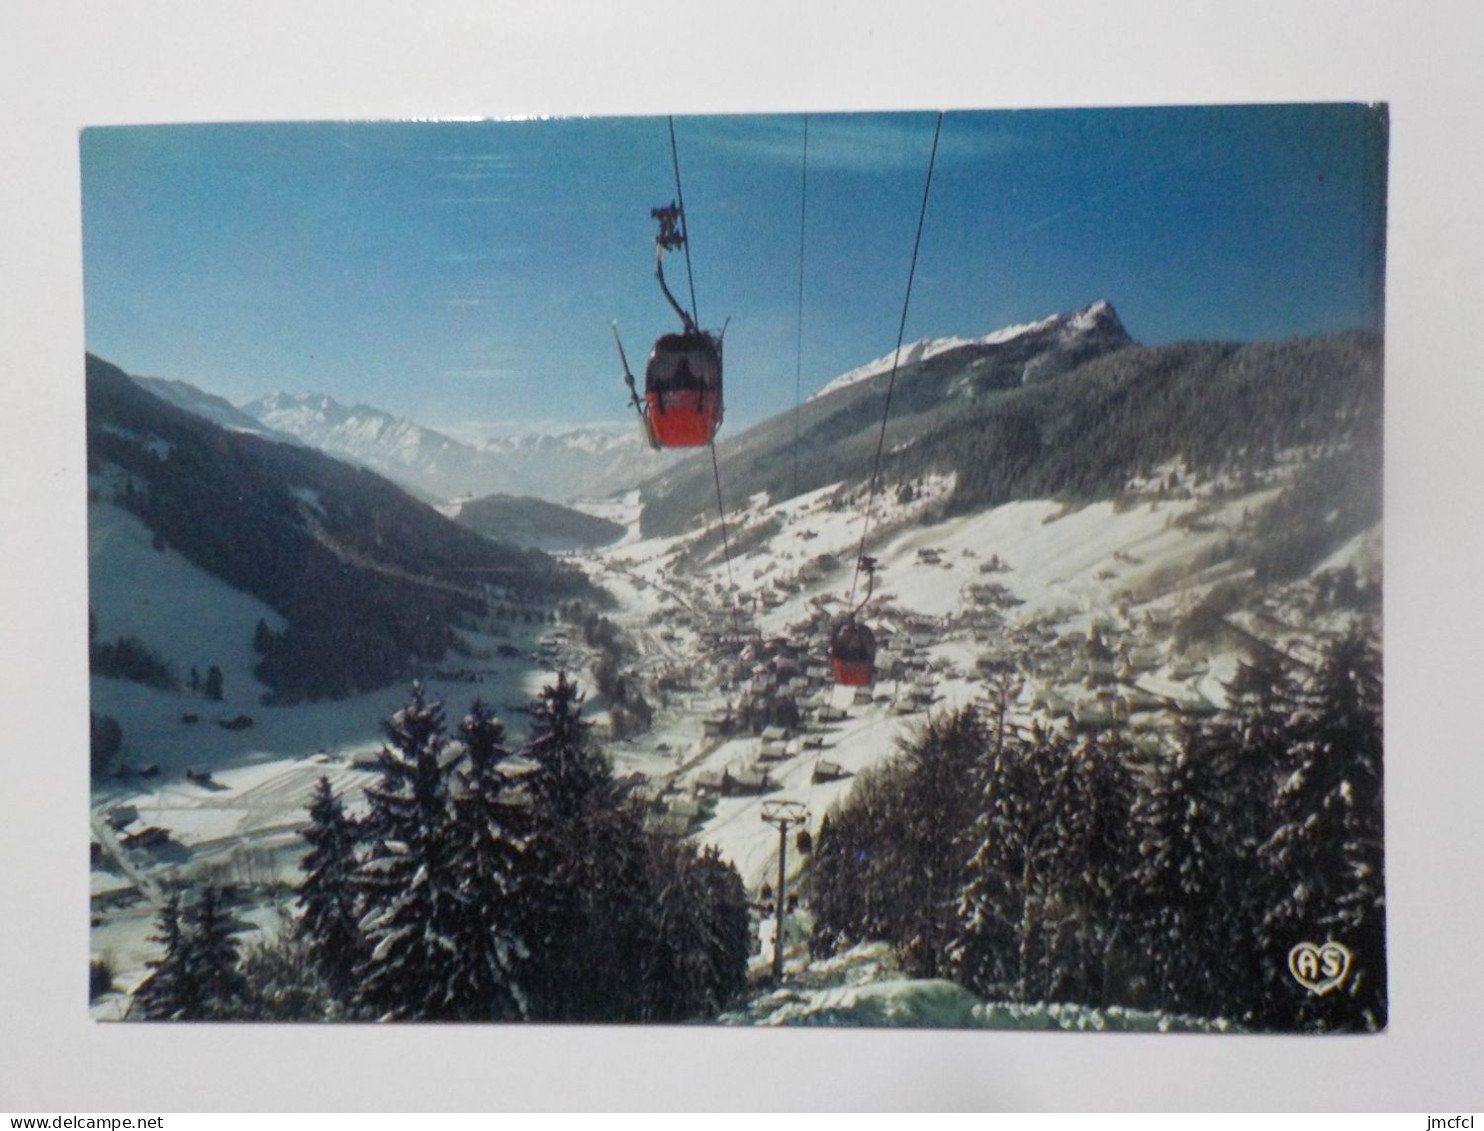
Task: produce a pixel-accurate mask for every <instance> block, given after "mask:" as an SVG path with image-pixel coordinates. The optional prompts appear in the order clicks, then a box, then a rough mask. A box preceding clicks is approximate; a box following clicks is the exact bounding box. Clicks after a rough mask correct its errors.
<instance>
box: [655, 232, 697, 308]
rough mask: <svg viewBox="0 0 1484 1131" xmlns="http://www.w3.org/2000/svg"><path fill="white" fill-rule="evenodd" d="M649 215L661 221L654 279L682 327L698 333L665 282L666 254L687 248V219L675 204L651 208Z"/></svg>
mask: <svg viewBox="0 0 1484 1131" xmlns="http://www.w3.org/2000/svg"><path fill="white" fill-rule="evenodd" d="M649 215H650V216H651V217H652V218H654V219H655V220H658V221H659V225H660V230H659V234H658V235H656V236H655V237H654V277H655V278H656V279H657V280H659V284H660V291H661V292H662V293H663V294H664V296H665V300H666V301H667V302H668V303H669V304H670V308H671V309H672V310H674V311H675V313H676V314H678V315H679V316H680V322H681V325H682V326H683V327H684V328H685V332H686V333H687V334H694V333H696V331H697V328H696V320H695V319H694V318H692V317H691V316H690V314H688V313H687V312H686V309H685V308H684V307H683V306H681V305H680V303H679V302H677V301H676V300H675V296H674V295H673V294H671V293H670V287H669V285H668V284H667V283H666V282H665V252H667V251H674V250H675V249H676V248H677V247H684V246H685V232H684V230H683V228H684V224H685V217H684V215H683V214H682V213H681V211H680V207H679V206H678V205H676V204H674V203H671V204H667V205H665V206H664V207H662V208H651V209H650V210H649Z"/></svg>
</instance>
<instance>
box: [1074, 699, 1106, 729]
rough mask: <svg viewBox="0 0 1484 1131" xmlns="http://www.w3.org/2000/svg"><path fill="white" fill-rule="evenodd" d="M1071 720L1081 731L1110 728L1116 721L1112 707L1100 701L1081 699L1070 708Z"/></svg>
mask: <svg viewBox="0 0 1484 1131" xmlns="http://www.w3.org/2000/svg"><path fill="white" fill-rule="evenodd" d="M1072 719H1073V721H1074V722H1076V724H1077V726H1078V728H1079V729H1081V730H1100V729H1105V728H1107V727H1111V726H1112V725H1113V724H1114V723H1115V722H1116V721H1117V720H1116V719H1115V717H1114V713H1113V707H1112V705H1111V704H1110V703H1107V702H1105V701H1104V700H1102V699H1081V700H1078V702H1077V704H1076V706H1074V707H1073V708H1072Z"/></svg>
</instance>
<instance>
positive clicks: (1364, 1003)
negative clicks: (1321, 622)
mask: <svg viewBox="0 0 1484 1131" xmlns="http://www.w3.org/2000/svg"><path fill="white" fill-rule="evenodd" d="M1305 698H1306V705H1305V709H1304V711H1303V712H1302V713H1301V714H1300V715H1299V716H1297V717H1296V719H1295V725H1294V742H1293V744H1292V749H1291V752H1290V756H1289V767H1290V772H1289V774H1288V776H1287V777H1286V778H1285V779H1284V781H1283V782H1282V784H1281V786H1280V787H1279V789H1278V792H1277V796H1276V799H1275V810H1276V812H1275V817H1276V821H1275V831H1274V832H1273V834H1272V836H1271V837H1269V838H1268V840H1267V842H1266V843H1264V844H1263V845H1262V848H1261V851H1260V855H1261V859H1262V860H1263V863H1264V864H1265V865H1266V869H1267V872H1268V874H1269V877H1270V880H1271V883H1272V889H1271V890H1272V892H1273V898H1272V900H1271V902H1270V904H1269V906H1268V911H1267V914H1266V916H1265V917H1264V920H1263V924H1262V934H1261V941H1262V944H1263V945H1262V948H1261V949H1262V955H1263V958H1264V961H1265V962H1266V964H1267V968H1268V974H1269V976H1268V980H1267V990H1268V994H1267V1000H1266V1003H1265V1004H1266V1018H1267V1020H1268V1021H1269V1023H1271V1024H1275V1025H1280V1026H1283V1027H1300V1028H1305V1029H1313V1028H1322V1029H1371V1030H1374V1029H1381V1028H1384V1027H1385V1025H1386V975H1385V970H1386V958H1385V894H1384V888H1383V874H1382V866H1383V859H1382V776H1381V748H1382V730H1381V662H1380V652H1379V649H1378V648H1377V647H1376V645H1375V642H1374V640H1373V639H1372V638H1371V635H1370V633H1369V631H1368V630H1366V629H1364V628H1357V629H1355V630H1353V631H1351V632H1350V633H1348V634H1347V635H1346V636H1344V637H1342V638H1341V639H1339V640H1337V641H1335V642H1334V643H1333V644H1331V645H1330V647H1329V648H1328V649H1327V650H1326V652H1325V655H1324V658H1323V661H1322V663H1321V665H1320V668H1319V671H1318V672H1317V674H1316V677H1315V679H1314V681H1313V686H1312V688H1311V690H1310V692H1309V694H1308V695H1307V696H1306V697H1305ZM1319 936H1324V937H1319ZM1330 941H1333V942H1337V943H1340V944H1341V945H1343V946H1345V947H1346V948H1347V949H1349V951H1350V952H1351V954H1352V956H1353V966H1352V969H1350V970H1349V972H1348V975H1347V978H1346V981H1345V982H1344V984H1343V985H1342V986H1340V987H1339V988H1338V989H1337V990H1335V991H1333V992H1330V993H1327V994H1324V995H1322V996H1320V995H1315V994H1312V993H1309V992H1307V991H1306V990H1304V989H1303V987H1300V986H1298V985H1297V984H1296V983H1295V982H1294V981H1293V980H1292V979H1291V978H1290V977H1289V974H1288V971H1287V966H1286V962H1287V955H1288V952H1289V949H1290V948H1291V947H1292V946H1294V945H1296V944H1298V943H1299V942H1312V943H1315V944H1323V943H1325V942H1330Z"/></svg>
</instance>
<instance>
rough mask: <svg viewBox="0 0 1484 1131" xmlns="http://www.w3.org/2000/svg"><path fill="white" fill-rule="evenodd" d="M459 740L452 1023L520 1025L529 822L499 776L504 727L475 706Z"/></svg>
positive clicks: (452, 830) (453, 823) (452, 848)
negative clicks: (512, 1022) (511, 1022)
mask: <svg viewBox="0 0 1484 1131" xmlns="http://www.w3.org/2000/svg"><path fill="white" fill-rule="evenodd" d="M459 737H460V739H461V740H462V742H463V746H464V764H463V769H462V771H461V772H460V774H459V775H458V776H457V777H456V778H455V780H454V789H453V798H452V810H453V811H452V818H451V820H450V822H449V824H448V830H447V832H448V839H449V866H450V868H451V869H452V872H453V875H454V876H455V877H456V880H457V884H458V888H457V894H458V900H457V902H456V904H455V917H454V920H453V924H452V937H453V940H454V942H455V945H456V947H457V951H458V957H459V961H458V964H457V965H456V966H455V967H454V968H453V971H452V974H453V985H452V986H451V991H452V993H451V998H452V1001H453V1003H454V1004H453V1011H454V1014H453V1015H454V1016H456V1017H459V1018H460V1019H463V1020H469V1021H476V1020H481V1021H504V1020H514V1019H519V1018H524V1017H526V1016H528V1015H529V1010H530V1001H529V995H528V993H527V990H526V987H525V982H526V981H527V978H528V975H529V959H530V949H529V947H528V946H527V944H526V936H527V934H528V933H529V931H530V929H531V919H532V911H531V907H530V902H531V892H532V890H533V876H532V872H531V863H532V861H531V858H529V857H528V856H527V854H526V847H527V842H528V840H529V837H530V831H529V830H530V815H529V813H528V812H527V810H526V808H525V806H524V805H523V804H522V803H521V802H520V801H519V800H518V799H516V797H515V795H514V784H513V782H512V779H511V778H510V776H509V775H508V774H507V773H506V771H505V769H504V763H505V762H506V761H507V759H508V758H509V757H510V752H509V750H507V749H506V747H505V727H504V724H503V723H501V722H500V720H499V719H497V718H495V717H494V716H493V715H492V714H491V713H490V712H489V710H488V709H487V708H486V707H485V706H484V704H483V703H481V702H479V701H478V700H476V701H475V702H474V704H473V706H472V707H471V708H470V709H469V713H468V714H467V715H466V716H465V717H464V720H463V722H462V723H461V724H460V726H459Z"/></svg>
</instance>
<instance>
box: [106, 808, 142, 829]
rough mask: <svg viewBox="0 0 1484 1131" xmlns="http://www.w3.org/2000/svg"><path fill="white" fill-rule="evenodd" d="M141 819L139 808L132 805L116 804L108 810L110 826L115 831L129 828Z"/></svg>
mask: <svg viewBox="0 0 1484 1131" xmlns="http://www.w3.org/2000/svg"><path fill="white" fill-rule="evenodd" d="M138 819H139V810H138V809H136V808H134V806H132V805H116V806H114V807H113V808H112V809H110V810H109V811H108V826H109V828H111V829H113V830H114V831H115V832H118V831H120V830H121V829H124V828H127V827H128V826H129V825H132V824H133V823H134V822H135V821H137V820H138Z"/></svg>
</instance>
